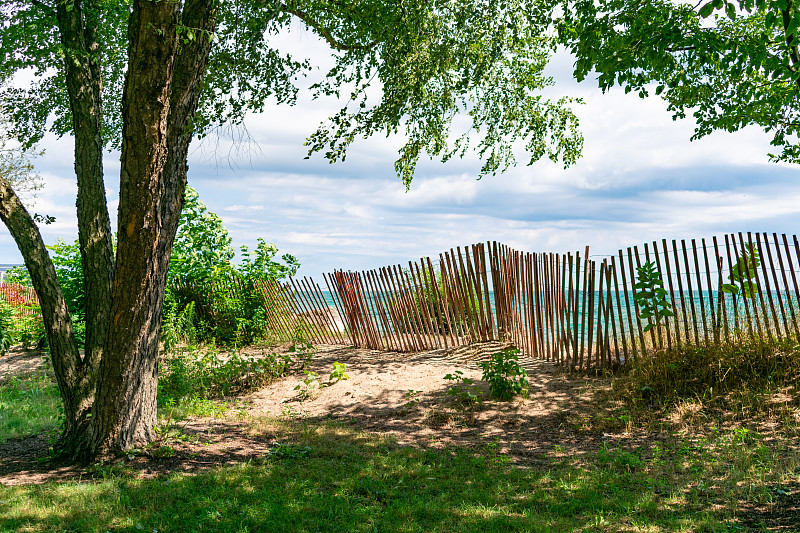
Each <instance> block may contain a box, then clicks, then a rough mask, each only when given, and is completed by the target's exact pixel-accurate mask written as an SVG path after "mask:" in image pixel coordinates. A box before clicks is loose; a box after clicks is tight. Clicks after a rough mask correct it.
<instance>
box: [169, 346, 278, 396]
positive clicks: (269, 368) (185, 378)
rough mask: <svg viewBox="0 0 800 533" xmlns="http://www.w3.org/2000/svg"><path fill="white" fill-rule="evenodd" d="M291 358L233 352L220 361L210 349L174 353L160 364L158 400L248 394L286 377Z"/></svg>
mask: <svg viewBox="0 0 800 533" xmlns="http://www.w3.org/2000/svg"><path fill="white" fill-rule="evenodd" d="M292 363H293V361H292V359H291V358H290V357H287V356H282V355H278V354H275V353H270V354H263V355H262V356H261V357H256V356H252V355H246V354H242V353H241V352H239V351H234V352H232V353H231V354H230V356H229V357H227V358H226V359H223V358H222V357H221V356H220V354H219V352H218V351H217V350H216V349H215V348H214V347H213V346H212V347H210V348H207V349H206V351H205V353H204V354H202V355H200V356H199V357H198V356H197V355H195V353H194V352H190V353H188V354H184V353H181V354H173V355H172V356H171V357H167V358H165V359H164V360H163V361H162V365H161V367H162V368H161V370H162V371H161V376H160V378H159V389H160V390H159V392H160V393H161V397H162V398H163V399H164V400H166V399H168V398H176V399H180V398H184V397H199V398H204V399H210V398H222V397H226V396H230V395H232V394H237V393H242V392H247V391H249V390H253V389H256V388H259V387H262V386H264V385H267V384H269V383H270V382H271V381H273V380H274V379H276V378H279V377H283V376H285V375H286V374H287V373H288V372H289V370H290V368H291V367H292Z"/></svg>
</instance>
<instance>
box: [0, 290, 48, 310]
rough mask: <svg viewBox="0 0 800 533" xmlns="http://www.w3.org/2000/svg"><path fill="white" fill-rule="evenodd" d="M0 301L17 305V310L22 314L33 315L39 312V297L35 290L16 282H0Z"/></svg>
mask: <svg viewBox="0 0 800 533" xmlns="http://www.w3.org/2000/svg"><path fill="white" fill-rule="evenodd" d="M0 301H3V302H6V303H10V304H14V305H16V306H19V307H18V312H19V313H21V314H22V315H23V316H33V315H38V314H40V313H41V311H39V297H38V296H37V294H36V291H35V290H33V289H32V288H30V287H24V286H22V285H17V284H16V283H0Z"/></svg>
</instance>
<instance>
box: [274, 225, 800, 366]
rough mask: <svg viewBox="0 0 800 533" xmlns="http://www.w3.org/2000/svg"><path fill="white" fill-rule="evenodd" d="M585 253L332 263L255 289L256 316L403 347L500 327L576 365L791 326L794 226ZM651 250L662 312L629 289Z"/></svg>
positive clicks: (499, 249) (302, 329)
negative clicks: (355, 266)
mask: <svg viewBox="0 0 800 533" xmlns="http://www.w3.org/2000/svg"><path fill="white" fill-rule="evenodd" d="M593 257H594V256H590V255H589V247H588V246H587V247H586V249H585V250H584V251H583V253H581V252H575V253H566V254H553V253H533V252H520V251H517V250H512V249H511V248H509V247H507V246H504V245H502V244H498V243H496V242H492V243H487V244H475V245H471V246H467V247H465V248H464V249H461V248H456V249H455V250H452V249H451V250H450V251H449V252H445V253H443V254H440V255H439V257H438V261H435V260H434V259H432V258H430V257H428V258H423V259H421V260H420V261H418V262H409V263H408V268H404V267H401V266H399V265H396V266H391V267H383V268H379V269H375V270H369V271H365V272H349V271H341V270H340V271H335V272H333V273H331V274H325V275H324V278H325V283H326V288H327V291H325V290H323V288H322V287H321V286H320V285H319V284H317V283H315V282H314V281H313V280H311V279H308V278H305V277H304V278H302V279H300V280H295V279H290V280H289V281H288V282H285V283H279V282H268V283H262V284H260V289H261V292H262V296H263V298H264V304H265V309H266V319H267V321H268V322H269V324H270V326H271V328H272V329H273V330H274V331H275V332H277V333H278V334H279V335H281V336H284V337H298V336H301V337H303V338H305V339H308V340H309V341H313V342H318V343H333V344H351V345H355V346H359V347H366V348H372V349H388V350H396V351H401V352H413V351H419V350H426V349H433V348H448V347H456V346H462V345H466V344H470V343H473V342H478V341H490V340H500V341H508V342H512V343H513V344H515V345H516V346H518V347H519V348H520V349H521V350H522V351H523V353H524V354H526V355H529V356H531V357H537V358H543V359H547V360H551V361H555V362H558V363H560V364H564V365H567V366H570V367H574V368H581V369H588V368H597V367H602V366H609V365H613V364H622V363H624V361H626V360H628V359H630V358H636V357H638V356H640V355H642V354H646V353H648V352H650V351H652V350H653V349H657V348H664V347H672V346H680V345H708V344H713V343H722V342H728V341H732V340H738V339H742V338H751V339H756V338H776V337H787V336H791V337H795V336H796V335H797V333H798V318H800V306H798V302H800V290H798V283H797V278H798V271H797V270H796V268H797V267H798V266H800V244H799V243H798V239H797V237H796V236H792V237H787V236H786V235H780V236H779V235H777V234H774V233H773V234H771V235H768V234H766V233H763V234H762V233H747V234H742V233H739V234H735V235H734V234H730V235H724V236H723V237H721V238H717V237H713V238H711V239H708V240H707V239H700V240H699V241H698V240H695V239H692V240H691V241H689V242H688V243H687V242H686V241H685V240H681V241H675V240H672V241H669V242H668V241H667V240H666V239H663V240H661V242H656V241H654V242H652V243H646V244H644V245H643V246H642V247H639V246H634V247H632V248H627V249H626V250H620V251H619V252H618V253H617V254H616V255H612V256H608V257H602V258H597V259H595V258H593ZM648 262H650V263H653V265H654V266H655V268H656V269H657V273H658V274H659V275H660V277H661V281H662V283H663V288H664V290H665V297H664V300H666V302H667V303H668V306H669V307H670V308H671V309H672V311H673V312H674V316H672V317H668V318H666V319H662V320H661V321H660V323H659V324H654V323H653V319H652V318H647V313H645V312H644V308H643V307H642V305H640V303H639V302H637V301H636V299H634V293H635V292H636V291H637V290H640V288H639V289H637V288H635V287H634V286H635V285H636V283H637V281H639V280H638V279H637V270H636V269H637V268H638V267H641V266H642V265H644V264H645V263H648ZM734 287H735V290H736V291H737V292H738V294H732V291H733V290H734V289H733V288H734ZM725 291H729V292H725ZM648 324H650V326H649V327H648Z"/></svg>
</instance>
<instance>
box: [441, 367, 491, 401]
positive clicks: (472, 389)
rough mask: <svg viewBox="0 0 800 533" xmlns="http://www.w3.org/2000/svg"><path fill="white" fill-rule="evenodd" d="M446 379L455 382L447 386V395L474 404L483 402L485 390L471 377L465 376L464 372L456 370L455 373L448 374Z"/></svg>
mask: <svg viewBox="0 0 800 533" xmlns="http://www.w3.org/2000/svg"><path fill="white" fill-rule="evenodd" d="M444 379H445V380H447V381H450V382H453V385H450V386H449V387H447V395H448V396H452V397H453V398H455V399H456V401H458V402H459V403H462V404H465V405H468V406H472V405H475V404H477V403H480V402H481V395H482V394H483V392H482V391H481V389H480V387H478V386H477V385H476V384H475V382H474V381H473V380H472V379H470V378H465V377H464V372H462V371H461V370H456V371H455V372H454V373H453V374H447V375H446V376H445V377H444Z"/></svg>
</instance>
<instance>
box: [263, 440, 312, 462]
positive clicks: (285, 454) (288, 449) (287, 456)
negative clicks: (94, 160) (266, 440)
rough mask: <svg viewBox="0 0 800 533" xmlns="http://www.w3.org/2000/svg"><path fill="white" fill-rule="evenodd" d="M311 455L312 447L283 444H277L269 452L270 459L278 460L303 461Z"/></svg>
mask: <svg viewBox="0 0 800 533" xmlns="http://www.w3.org/2000/svg"><path fill="white" fill-rule="evenodd" d="M310 454H311V447H309V446H299V445H297V444H284V443H282V442H276V443H275V444H274V445H273V446H272V448H270V450H269V452H268V455H269V457H270V458H272V459H277V460H281V459H284V460H291V459H302V458H304V457H308V456H309V455H310Z"/></svg>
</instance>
